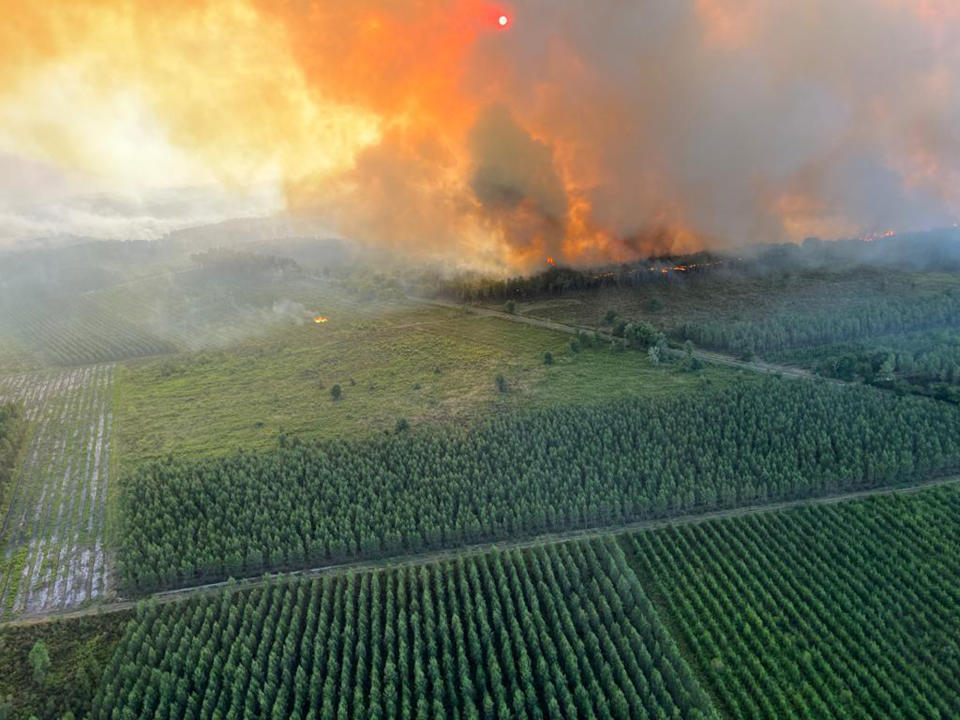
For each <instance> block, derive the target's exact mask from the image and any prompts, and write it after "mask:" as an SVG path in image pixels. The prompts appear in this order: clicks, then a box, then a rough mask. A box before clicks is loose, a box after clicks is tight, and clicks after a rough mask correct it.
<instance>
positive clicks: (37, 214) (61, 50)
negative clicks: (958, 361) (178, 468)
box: [0, 0, 960, 268]
mask: <svg viewBox="0 0 960 720" xmlns="http://www.w3.org/2000/svg"><path fill="white" fill-rule="evenodd" d="M0 8H2V9H3V17H4V23H2V24H0V241H2V239H4V238H6V239H10V238H22V237H27V236H30V235H31V234H44V233H47V234H49V233H53V232H80V233H88V234H101V235H106V236H118V235H119V236H124V235H127V236H138V237H139V236H150V235H151V234H156V233H158V232H161V231H163V230H165V229H168V228H170V227H175V226H177V225H178V224H186V223H191V222H205V221H211V220H216V219H220V218H222V217H227V216H236V215H256V214H265V213H272V212H277V211H282V210H286V211H289V212H292V213H296V214H298V215H306V216H309V217H312V218H316V222H317V224H318V226H319V227H324V228H327V229H329V230H331V231H336V232H339V233H342V234H344V235H346V236H349V237H352V238H355V239H357V240H360V241H362V242H365V243H369V244H374V245H384V246H390V247H391V248H401V249H405V250H408V251H410V252H412V253H417V254H418V255H422V256H424V257H430V258H433V259H443V260H451V261H452V260H454V259H457V260H459V261H461V262H472V263H475V264H477V265H481V266H484V267H488V268H493V267H500V268H508V267H509V268H517V267H531V266H534V265H536V264H538V263H541V262H542V261H543V259H544V258H545V257H546V256H552V257H555V258H557V259H564V260H566V261H569V262H594V261H599V260H607V259H614V260H625V259H629V258H631V257H634V256H636V255H638V254H646V253H649V252H659V251H664V250H667V249H675V250H688V249H694V248H698V247H701V246H704V245H707V246H718V245H724V244H741V243H746V242H773V241H782V240H790V239H794V240H798V239H802V238H803V237H804V236H806V235H821V236H823V237H838V236H852V235H858V234H861V233H868V232H874V231H877V230H885V229H888V228H896V229H914V228H917V229H919V228H924V227H930V226H940V225H946V224H952V223H954V222H956V221H957V218H958V216H960V86H958V81H960V3H957V2H956V0H843V1H842V2H838V1H837V0H736V1H735V2H734V1H733V0H671V1H670V2H664V1H663V0H516V2H513V3H512V4H511V3H498V2H493V0H351V1H350V2H345V1H343V0H164V2H156V1H155V0H45V1H44V2H26V1H24V0H20V1H17V0H0ZM501 15H503V16H506V17H507V18H508V19H509V22H508V23H507V24H506V26H505V27H503V26H501V23H500V21H499V18H500V17H501Z"/></svg>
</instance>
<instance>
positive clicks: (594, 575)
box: [91, 540, 717, 720]
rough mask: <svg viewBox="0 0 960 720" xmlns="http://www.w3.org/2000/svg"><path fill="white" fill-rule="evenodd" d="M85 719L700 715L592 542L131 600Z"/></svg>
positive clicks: (638, 593)
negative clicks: (198, 595) (179, 598)
mask: <svg viewBox="0 0 960 720" xmlns="http://www.w3.org/2000/svg"><path fill="white" fill-rule="evenodd" d="M104 678H105V681H104V685H103V688H102V689H101V691H100V692H98V693H97V695H96V697H95V698H94V700H93V713H92V715H91V716H92V717H93V718H117V717H119V718H126V717H137V718H154V717H156V718H167V717H171V718H172V717H176V718H207V717H241V716H243V717H262V718H274V719H276V720H281V719H283V720H285V719H286V718H334V717H339V718H349V717H354V718H367V717H370V718H380V717H409V718H413V717H418V718H432V719H434V720H441V718H465V719H471V718H481V717H486V718H493V717H498V718H537V717H551V718H561V717H566V718H578V717H580V718H593V717H597V718H616V719H617V720H628V718H647V717H650V718H664V717H678V718H679V717H683V718H714V717H717V715H716V713H715V711H714V710H713V709H712V707H711V704H710V700H709V698H708V697H707V696H706V695H705V693H704V692H703V691H702V690H701V689H700V688H699V686H698V685H697V682H696V680H695V679H694V677H693V675H692V674H691V672H690V670H689V669H688V667H687V665H686V663H685V662H684V661H683V659H682V658H681V657H680V656H679V654H678V652H677V649H676V646H675V645H674V643H673V641H672V640H671V639H670V637H669V635H668V634H667V633H666V632H665V630H664V628H663V626H662V624H661V623H660V621H659V619H658V617H657V613H656V611H655V610H654V609H653V607H652V605H651V604H650V602H649V600H648V599H647V598H646V596H645V594H644V592H643V589H642V588H641V587H640V585H639V584H638V582H637V580H636V577H635V575H634V573H633V572H632V570H631V569H630V567H629V566H628V565H627V563H626V561H625V558H624V554H623V552H622V550H621V549H620V547H619V546H618V545H617V544H616V543H615V542H613V541H612V540H608V541H605V542H596V543H571V544H566V545H553V546H549V547H546V548H542V549H536V550H529V551H522V552H521V551H515V552H510V553H496V554H490V555H485V556H479V557H469V558H460V559H457V560H453V561H450V562H445V563H440V564H430V565H421V566H413V567H404V568H402V569H398V570H388V571H374V572H365V573H361V574H347V575H342V576H337V577H330V578H324V579H322V580H314V581H312V582H308V581H300V582H294V583H290V584H279V585H267V586H264V587H261V588H258V589H256V590H254V591H244V592H240V593H235V594H231V593H230V592H229V591H228V592H227V593H225V594H223V595H221V596H220V597H209V598H205V599H203V600H201V601H196V602H190V603H186V604H175V605H170V606H165V607H160V608H149V607H148V608H146V609H145V610H144V611H143V612H142V613H141V614H140V615H139V617H138V618H137V620H136V621H135V622H133V623H132V624H131V625H130V627H129V629H128V631H127V633H126V635H125V637H124V638H123V640H122V641H121V643H120V646H119V647H118V649H117V652H116V653H115V655H114V657H113V660H112V661H111V663H110V666H109V667H108V668H107V671H106V673H105V676H104Z"/></svg>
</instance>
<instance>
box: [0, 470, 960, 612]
mask: <svg viewBox="0 0 960 720" xmlns="http://www.w3.org/2000/svg"><path fill="white" fill-rule="evenodd" d="M957 484H960V475H951V476H946V477H941V478H937V479H934V480H928V481H925V482H921V483H915V484H912V485H902V486H895V487H889V486H888V487H880V488H870V489H867V490H854V491H850V492H845V493H840V494H836V495H821V496H819V497H811V498H802V499H799V500H783V501H780V502H773V503H765V504H760V505H743V506H740V507H735V508H727V509H724V510H712V511H709V512H703V513H696V514H691V515H676V516H673V517H665V518H654V519H649V520H638V521H636V522H632V523H627V524H625V525H614V526H607V527H597V528H590V529H583V530H568V531H561V532H555V533H544V534H541V535H537V536H534V537H526V538H521V539H517V540H501V541H497V542H485V543H477V544H474V545H461V546H458V547H452V548H448V549H444V550H433V551H427V552H422V553H414V554H409V555H398V556H394V557H391V558H382V559H377V560H358V561H356V562H347V563H337V564H334V565H324V566H320V567H315V568H309V569H306V570H298V571H295V572H288V573H274V574H269V573H267V574H263V575H260V576H257V577H255V578H246V579H239V580H235V581H234V582H233V587H234V588H235V589H238V590H243V589H249V588H255V587H259V586H262V585H266V584H269V583H272V582H280V581H284V580H288V579H293V578H314V577H320V576H322V575H328V574H333V573H345V572H349V571H358V570H372V569H377V568H388V567H389V568H393V567H397V566H401V565H418V564H423V563H429V562H434V561H438V560H445V559H449V558H452V557H456V556H459V555H473V554H483V553H487V552H491V551H495V550H513V549H521V548H526V547H532V546H535V545H542V544H548V543H559V542H566V541H569V540H585V539H590V538H597V537H601V536H604V535H621V534H623V533H630V532H638V531H641V530H656V529H659V528H664V527H670V526H679V525H694V524H697V523H703V522H708V521H711V520H721V519H724V518H736V517H742V516H745V515H753V514H756V513H765V512H775V511H779V510H789V509H791V508H796V507H802V506H807V505H835V504H838V503H844V502H852V501H856V500H865V499H867V498H871V497H878V496H883V495H907V494H911V493H916V492H920V491H923V490H926V489H928V488H935V487H941V486H945V485H957ZM229 583H230V581H223V582H216V583H208V584H206V585H195V586H193V587H187V588H180V589H176V590H164V591H161V592H156V593H153V594H151V595H148V596H145V597H143V598H138V599H135V600H134V599H127V600H124V599H120V600H117V601H114V602H110V603H104V604H100V605H91V606H88V607H86V608H81V609H78V610H72V611H67V612H42V613H35V614H28V615H22V616H20V617H18V618H17V619H15V620H9V621H7V622H2V623H0V629H2V628H4V627H10V626H17V625H36V624H40V623H45V622H51V621H54V620H58V619H67V618H77V617H83V616H89V615H100V614H105V613H115V612H123V611H128V610H131V609H133V608H135V607H136V606H137V603H138V602H140V601H144V600H150V601H153V602H156V603H171V602H180V601H182V600H188V599H190V598H193V597H196V596H198V595H202V594H203V593H211V592H217V591H218V590H221V589H223V588H224V587H226V586H227V585H228V584H229Z"/></svg>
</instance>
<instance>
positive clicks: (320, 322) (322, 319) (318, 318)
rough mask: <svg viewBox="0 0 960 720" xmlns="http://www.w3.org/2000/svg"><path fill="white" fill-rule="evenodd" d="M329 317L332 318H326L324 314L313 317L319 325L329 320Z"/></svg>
mask: <svg viewBox="0 0 960 720" xmlns="http://www.w3.org/2000/svg"><path fill="white" fill-rule="evenodd" d="M329 319H330V318H325V317H324V316H323V315H317V316H316V317H315V318H314V319H313V321H314V322H315V323H316V324H317V325H322V324H323V323H325V322H327V321H328V320H329Z"/></svg>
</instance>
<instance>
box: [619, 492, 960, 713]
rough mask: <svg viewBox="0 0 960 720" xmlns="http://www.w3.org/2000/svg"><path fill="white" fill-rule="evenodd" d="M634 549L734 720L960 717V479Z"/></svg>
mask: <svg viewBox="0 0 960 720" xmlns="http://www.w3.org/2000/svg"><path fill="white" fill-rule="evenodd" d="M626 544H627V545H628V546H629V552H630V555H631V556H632V557H633V558H634V563H635V567H636V568H637V569H638V572H639V573H640V575H641V577H642V578H644V584H645V585H646V586H647V588H648V589H649V590H650V591H652V592H653V593H654V595H655V597H656V598H657V602H658V605H659V606H660V609H661V611H662V613H663V614H664V615H665V617H667V618H669V620H670V624H671V627H673V628H675V629H676V632H677V633H678V636H677V639H678V642H680V643H681V646H682V647H684V648H685V649H686V650H687V651H688V652H689V653H690V660H691V662H692V663H693V664H694V665H695V666H696V667H697V669H698V673H699V676H700V677H702V678H704V679H705V680H706V683H707V685H708V687H709V689H710V692H711V693H712V694H713V696H714V698H715V699H716V700H717V706H718V708H720V709H721V710H723V711H724V713H725V714H726V715H728V716H729V717H747V718H833V717H836V718H840V717H843V718H956V717H960V490H958V488H957V486H956V485H953V486H949V487H945V488H939V489H935V490H927V491H924V492H922V493H919V494H917V495H912V496H902V497H883V498H876V499H873V500H869V501H864V502H857V503H849V504H844V505H839V506H835V507H809V508H803V509H796V510H790V511H786V512H779V513H765V514H760V515H755V516H752V517H747V518H739V519H734V520H722V521H714V522H709V523H704V524H700V525H687V526H684V527H676V528H671V529H668V530H661V531H656V532H648V533H640V534H637V535H635V536H634V537H633V540H632V541H630V540H628V541H627V543H626Z"/></svg>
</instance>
